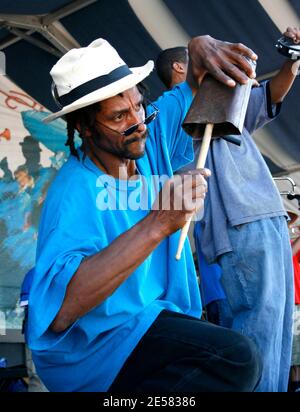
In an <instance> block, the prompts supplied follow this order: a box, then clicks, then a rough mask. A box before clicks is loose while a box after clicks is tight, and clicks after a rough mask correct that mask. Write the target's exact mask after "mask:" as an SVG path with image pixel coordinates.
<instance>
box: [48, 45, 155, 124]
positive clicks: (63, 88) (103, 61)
mask: <svg viewBox="0 0 300 412" xmlns="http://www.w3.org/2000/svg"><path fill="white" fill-rule="evenodd" d="M153 67H154V63H153V61H152V60H149V61H148V63H147V64H145V65H144V66H142V67H133V68H129V67H128V66H127V65H126V63H125V62H124V61H123V60H122V59H121V57H120V56H119V54H118V53H117V51H116V50H115V49H114V48H113V47H112V46H111V45H110V44H109V43H108V42H107V41H106V40H104V39H97V40H95V41H93V42H92V43H91V44H90V45H89V46H87V47H82V48H80V49H72V50H70V51H68V52H67V53H66V54H65V55H64V56H62V57H61V59H59V60H58V62H57V63H56V64H55V65H54V66H53V68H52V70H51V72H50V74H51V76H52V78H53V86H54V87H53V89H52V90H54V93H55V100H56V101H57V103H58V104H60V105H61V110H59V111H58V112H56V113H53V114H51V115H50V116H47V117H45V119H44V120H43V122H45V123H48V122H51V121H52V120H54V119H56V118H57V117H61V116H63V115H65V114H67V113H70V112H73V111H75V110H77V109H80V108H82V107H85V106H89V105H91V104H93V103H96V102H100V101H101V100H105V99H108V98H110V97H113V96H116V95H117V94H119V93H121V92H124V91H125V90H127V89H130V88H132V87H133V86H135V85H137V84H138V83H140V82H141V81H142V80H144V79H145V78H146V77H147V76H148V75H149V74H150V72H151V71H152V70H153Z"/></svg>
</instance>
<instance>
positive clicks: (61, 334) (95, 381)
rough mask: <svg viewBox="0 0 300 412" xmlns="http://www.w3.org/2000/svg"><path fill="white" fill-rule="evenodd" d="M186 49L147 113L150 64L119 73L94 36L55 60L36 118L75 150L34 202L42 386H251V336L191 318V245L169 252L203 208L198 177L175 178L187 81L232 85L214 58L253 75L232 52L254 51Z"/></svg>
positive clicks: (185, 140) (34, 324) (197, 306)
mask: <svg viewBox="0 0 300 412" xmlns="http://www.w3.org/2000/svg"><path fill="white" fill-rule="evenodd" d="M189 46H190V61H191V62H193V63H191V67H190V71H189V73H190V75H189V80H188V82H187V83H183V84H181V85H180V86H178V87H177V88H175V89H174V90H173V91H171V92H169V93H165V94H164V95H163V96H162V97H161V98H160V99H159V100H158V101H157V102H156V103H155V105H151V104H150V105H149V106H148V108H147V111H146V112H145V109H144V106H143V97H142V94H141V92H140V87H137V85H138V84H139V83H140V82H141V81H142V80H143V79H144V78H145V77H146V76H147V75H148V74H149V73H150V72H151V70H152V68H153V63H152V62H148V63H147V64H146V65H145V66H143V67H138V68H131V69H129V68H128V66H127V65H126V64H125V63H124V62H123V60H122V59H121V58H120V57H119V55H118V54H117V52H116V51H115V50H114V49H113V48H112V47H111V46H110V45H109V43H108V42H106V41H105V40H103V39H98V40H95V41H94V42H93V43H91V44H90V45H89V46H88V47H86V48H81V49H74V50H71V51H69V52H68V53H67V54H66V55H65V56H63V57H62V58H61V59H60V60H59V61H58V62H57V64H56V65H55V66H54V67H53V68H52V71H51V75H52V77H53V80H54V87H53V91H54V94H55V96H56V100H57V101H58V103H59V105H60V106H61V109H60V111H59V112H57V113H54V114H52V115H50V116H49V117H48V119H47V120H48V121H50V120H53V119H54V118H57V117H59V116H66V120H67V124H68V142H67V143H68V145H69V146H70V150H71V154H72V155H71V156H70V158H69V160H68V161H67V163H66V164H65V165H64V166H63V167H62V169H61V170H60V172H59V173H58V175H57V177H56V179H55V181H54V183H53V184H52V186H51V187H50V189H49V191H48V195H47V199H46V201H45V205H44V209H43V214H42V218H41V223H40V229H39V237H38V247H37V259H36V266H35V273H34V277H33V284H32V287H31V290H30V295H29V308H28V310H29V322H28V328H27V333H26V337H27V341H28V343H29V346H30V348H31V349H32V353H33V359H34V362H35V365H36V368H37V371H38V374H39V375H40V377H41V378H42V380H43V382H44V383H45V384H46V386H47V388H48V389H49V390H54V391H106V390H108V389H110V390H115V391H150V390H152V391H153V390H154V391H155V390H156V391H252V390H253V389H254V387H255V386H256V385H257V382H258V380H259V377H260V358H259V356H258V354H257V351H256V346H255V345H254V344H253V343H252V341H251V340H250V339H248V338H246V337H244V336H242V335H240V334H239V333H237V332H234V331H230V330H226V329H223V328H219V327H217V326H214V325H211V324H208V323H206V322H203V321H201V320H200V317H201V301H200V295H199V289H198V284H197V278H196V274H195V269H194V265H193V259H192V254H191V250H190V246H189V244H188V242H186V244H185V247H184V252H183V255H182V259H181V260H180V261H179V262H177V261H176V260H175V254H176V250H177V245H178V240H179V229H180V228H182V227H183V225H184V224H185V222H186V218H187V217H188V216H190V214H191V213H194V212H195V211H196V210H198V209H199V208H201V207H202V206H203V198H204V196H205V192H206V190H207V186H206V181H205V177H207V176H209V171H208V170H200V171H199V170H194V171H190V172H189V174H188V175H187V176H185V179H184V180H182V179H181V178H180V177H179V176H178V177H177V178H174V177H172V176H173V172H174V171H176V170H178V169H179V168H180V167H182V166H183V164H185V163H187V162H190V161H191V160H192V159H193V148H192V140H191V139H190V138H189V137H188V136H187V135H186V134H185V133H184V132H183V130H182V128H181V123H182V121H183V118H184V116H185V114H186V112H187V110H188V108H189V106H190V103H191V100H192V93H193V91H194V92H195V85H197V82H198V81H201V79H202V78H203V77H204V75H205V74H206V72H207V71H210V70H212V71H213V72H214V73H215V75H216V76H217V78H218V79H219V80H220V81H223V82H224V83H226V84H227V85H228V86H231V87H233V86H234V85H235V81H234V80H233V79H231V78H229V77H228V76H227V75H226V74H225V73H224V72H223V68H224V67H225V66H226V69H228V67H231V68H232V70H231V73H233V74H232V75H233V76H234V78H235V80H236V81H238V82H246V81H248V76H251V77H253V76H254V75H255V74H254V73H253V72H252V68H251V66H250V65H249V64H248V63H247V61H246V59H241V58H240V56H241V54H243V55H245V56H248V57H249V58H254V59H255V58H256V56H255V55H254V53H253V52H252V51H251V50H249V49H248V48H246V47H245V46H243V45H235V44H229V43H224V42H220V41H217V40H215V39H212V38H211V37H209V36H202V37H197V38H195V39H193V40H192V41H191V42H190V45H189ZM216 46H217V47H216ZM197 60H198V61H197ZM212 66H213V69H209V68H210V67H212ZM246 73H247V74H246ZM75 130H78V131H79V133H80V136H81V138H82V146H81V148H79V149H76V147H75V145H74V131H75Z"/></svg>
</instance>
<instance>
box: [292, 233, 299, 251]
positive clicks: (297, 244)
mask: <svg viewBox="0 0 300 412" xmlns="http://www.w3.org/2000/svg"><path fill="white" fill-rule="evenodd" d="M299 251H300V236H299V237H298V238H297V239H296V240H295V241H294V242H293V243H292V252H293V256H294V255H296V254H297V253H298V252H299Z"/></svg>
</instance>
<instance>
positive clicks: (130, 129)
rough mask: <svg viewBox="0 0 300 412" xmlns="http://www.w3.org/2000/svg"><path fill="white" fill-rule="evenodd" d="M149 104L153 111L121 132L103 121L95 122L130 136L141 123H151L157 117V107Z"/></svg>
mask: <svg viewBox="0 0 300 412" xmlns="http://www.w3.org/2000/svg"><path fill="white" fill-rule="evenodd" d="M150 106H152V107H153V109H154V112H152V113H151V114H149V116H147V117H145V119H144V120H143V121H142V122H139V123H136V124H134V125H132V126H130V127H128V129H125V130H124V131H123V132H119V131H118V130H115V129H112V128H111V127H108V126H106V125H105V124H104V123H101V122H99V121H98V120H96V122H97V123H99V124H101V126H104V127H106V128H107V129H109V130H111V131H112V132H115V133H119V134H121V135H122V136H130V135H131V134H132V133H134V132H135V131H136V130H137V129H138V128H139V126H140V125H141V124H146V125H147V124H149V123H151V122H152V121H153V120H154V119H155V118H156V117H157V115H158V113H159V109H158V108H157V107H156V106H155V105H154V104H153V103H150Z"/></svg>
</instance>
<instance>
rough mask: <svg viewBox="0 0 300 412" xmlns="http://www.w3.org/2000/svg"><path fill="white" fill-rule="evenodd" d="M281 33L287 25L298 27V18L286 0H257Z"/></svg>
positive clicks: (299, 25) (299, 21) (299, 20)
mask: <svg viewBox="0 0 300 412" xmlns="http://www.w3.org/2000/svg"><path fill="white" fill-rule="evenodd" d="M258 1H259V3H260V4H261V6H262V7H263V8H264V9H265V11H266V12H267V14H268V15H269V16H270V18H271V19H272V20H273V23H274V24H275V25H276V26H277V28H278V29H279V30H280V32H281V33H283V32H285V30H286V29H287V27H289V26H292V27H293V26H295V27H300V19H299V17H298V15H297V13H296V12H295V10H294V8H293V6H292V5H291V4H290V3H289V2H288V0H258Z"/></svg>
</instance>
